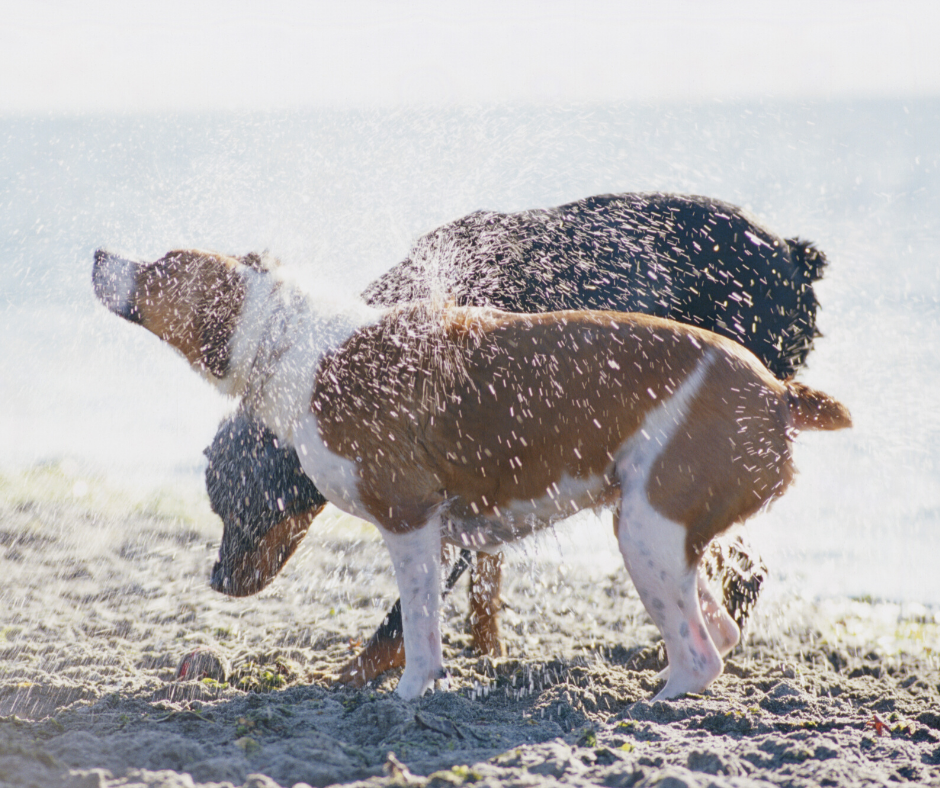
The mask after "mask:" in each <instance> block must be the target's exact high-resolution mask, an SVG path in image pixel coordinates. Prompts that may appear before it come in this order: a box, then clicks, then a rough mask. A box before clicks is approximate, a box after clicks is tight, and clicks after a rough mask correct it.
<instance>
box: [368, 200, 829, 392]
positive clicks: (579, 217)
mask: <svg viewBox="0 0 940 788" xmlns="http://www.w3.org/2000/svg"><path fill="white" fill-rule="evenodd" d="M825 264H826V259H825V256H824V255H823V254H822V252H819V251H818V250H817V249H816V248H815V247H814V246H813V245H812V244H810V243H808V242H805V241H801V240H798V239H791V240H785V239H784V238H782V237H780V236H778V235H777V234H775V233H773V232H771V231H770V230H768V229H766V228H764V227H762V226H761V225H759V224H758V223H757V222H755V221H754V219H753V218H751V217H749V216H748V215H747V213H746V212H745V211H743V210H742V209H740V208H738V207H736V206H734V205H730V204H728V203H725V202H721V201H720V200H713V199H709V198H707V197H695V196H683V195H675V194H656V193H653V194H617V195H599V196H595V197H588V198H586V199H583V200H578V201H577V202H573V203H569V204H567V205H562V206H559V207H557V208H549V209H538V210H528V211H520V212H518V213H498V212H494V211H477V212H475V213H472V214H470V215H468V216H465V217H463V218H460V219H457V220H456V221H453V222H450V223H449V224H445V225H444V226H442V227H440V228H439V229H437V230H434V231H433V232H430V233H428V234H427V235H425V236H423V237H422V238H420V239H419V240H418V242H417V243H416V244H415V245H414V247H413V249H412V251H411V254H410V256H409V258H408V259H406V260H404V261H403V262H401V263H399V264H398V265H397V266H395V267H394V268H392V269H391V270H390V271H389V272H388V273H386V274H385V275H384V276H382V277H381V278H379V279H378V280H376V281H375V282H374V283H373V284H372V285H370V287H369V288H368V289H367V290H366V291H365V293H364V295H365V296H366V298H367V299H368V300H369V301H370V302H371V303H374V304H382V305H392V304H398V303H404V302H408V301H416V300H423V299H425V298H428V297H429V296H431V295H433V292H432V289H433V288H439V289H440V291H441V293H442V294H444V295H447V296H448V297H450V296H452V297H454V298H455V299H456V302H457V303H458V304H460V305H467V306H495V307H497V308H499V309H505V310H507V311H510V312H546V311H553V310H559V309H610V310H614V311H618V312H640V313H643V314H649V315H655V316H657V317H664V318H667V319H670V320H676V321H678V322H680V323H687V324H689V325H695V326H699V327H701V328H706V329H708V330H709V331H713V332H715V333H716V334H721V335H722V336H726V337H728V338H729V339H733V340H735V341H736V342H739V343H740V344H742V345H744V346H745V347H746V348H747V349H748V350H750V351H751V352H752V353H754V355H756V356H757V357H758V358H759V359H760V360H761V361H762V362H763V363H764V365H765V366H766V367H767V368H768V369H770V371H771V372H773V373H774V375H776V376H777V377H778V378H781V379H784V378H788V377H790V376H792V375H793V374H794V373H795V372H796V371H797V370H798V369H799V368H800V367H801V366H802V365H803V363H804V361H805V359H806V355H807V354H808V353H809V351H810V350H811V349H812V346H813V339H814V337H815V336H816V309H817V301H816V297H815V294H814V292H813V288H812V283H813V282H814V281H816V280H818V279H819V278H820V277H821V276H822V272H823V268H824V267H825Z"/></svg>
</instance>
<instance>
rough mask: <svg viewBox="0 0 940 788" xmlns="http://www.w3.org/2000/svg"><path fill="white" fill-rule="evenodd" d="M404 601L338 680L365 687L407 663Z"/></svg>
mask: <svg viewBox="0 0 940 788" xmlns="http://www.w3.org/2000/svg"><path fill="white" fill-rule="evenodd" d="M470 560H471V554H470V551H469V550H461V551H460V555H459V556H458V557H457V560H456V561H455V562H454V565H453V566H452V567H451V570H450V574H448V576H447V580H446V581H445V583H444V589H443V594H442V596H443V597H446V596H447V595H448V594H449V593H450V592H451V589H453V587H454V586H455V585H456V583H457V581H458V580H459V579H460V576H461V575H462V574H463V573H464V572H465V571H466V570H467V567H469V566H470ZM402 631H403V628H402V621H401V600H400V599H396V600H395V604H394V605H392V608H391V610H389V611H388V614H387V615H386V616H385V618H384V619H383V620H382V623H381V624H379V628H378V629H377V630H375V632H374V633H373V635H372V637H370V638H369V642H368V643H366V645H365V648H363V649H362V651H360V652H359V653H358V654H357V655H356V656H355V657H353V658H352V659H351V660H349V662H347V663H346V664H345V665H343V667H342V668H341V669H340V672H339V675H338V676H337V678H336V681H337V682H338V683H340V684H349V685H350V686H353V687H362V686H363V685H365V684H366V683H367V682H370V681H372V680H373V679H374V678H375V677H376V676H380V675H382V674H383V673H385V671H387V670H391V669H392V668H400V667H401V666H402V665H404V664H405V641H404V639H403V638H402Z"/></svg>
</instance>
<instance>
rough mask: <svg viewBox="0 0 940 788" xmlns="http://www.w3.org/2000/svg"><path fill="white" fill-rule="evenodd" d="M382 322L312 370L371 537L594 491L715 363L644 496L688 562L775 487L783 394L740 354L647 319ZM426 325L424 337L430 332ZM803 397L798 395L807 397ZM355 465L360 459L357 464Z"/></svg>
mask: <svg viewBox="0 0 940 788" xmlns="http://www.w3.org/2000/svg"><path fill="white" fill-rule="evenodd" d="M435 314H436V315H437V317H436V318H432V317H431V316H429V315H428V314H421V313H418V312H416V311H415V310H414V309H411V310H400V311H397V312H393V313H391V314H389V315H388V316H387V317H385V318H384V319H383V320H382V321H380V322H379V323H378V324H376V325H374V326H370V327H368V328H365V329H363V330H362V331H360V332H359V333H357V334H356V335H354V336H353V337H351V338H350V339H349V341H348V342H346V343H345V344H344V345H343V346H342V347H341V348H339V349H338V350H337V351H336V352H335V353H334V354H333V356H332V357H331V358H330V359H329V361H328V362H327V363H325V364H324V365H322V367H321V369H320V372H319V374H318V377H317V382H316V386H315V388H314V396H313V409H314V411H315V412H316V414H317V416H318V423H319V428H320V433H321V436H322V438H323V439H324V441H325V443H326V444H327V446H328V447H329V448H330V450H331V451H333V452H335V453H337V454H339V455H341V456H343V457H346V458H348V459H350V460H354V461H355V462H356V463H357V466H358V469H359V473H360V482H359V489H358V493H359V497H360V500H361V502H362V504H363V506H364V508H365V509H366V511H368V512H369V514H370V515H371V516H373V517H374V518H375V519H376V520H377V521H378V522H379V523H380V524H381V525H382V526H383V527H384V528H386V529H388V530H389V531H392V532H396V533H400V532H403V531H405V530H409V529H411V528H414V527H417V526H419V525H422V524H423V523H424V522H426V521H427V519H428V517H429V516H430V515H431V513H432V512H433V511H434V510H435V508H436V507H438V506H439V505H440V504H442V503H443V502H444V501H445V500H446V501H448V502H449V506H450V511H451V512H452V513H453V515H454V517H455V519H457V520H472V519H473V518H474V517H477V516H479V517H481V518H485V517H487V516H494V515H496V514H497V512H498V510H501V509H505V508H507V507H508V506H509V504H510V503H512V502H513V501H527V500H530V499H540V498H543V497H544V496H545V495H546V494H550V493H551V491H552V490H553V484H557V483H559V482H561V481H562V478H563V476H564V475H565V474H567V475H569V476H572V477H575V478H577V479H588V478H591V477H598V476H606V478H607V489H606V490H604V493H605V494H602V495H601V496H599V497H598V498H597V499H596V500H594V501H591V502H590V503H586V502H568V501H559V502H558V511H559V519H560V517H561V516H564V515H567V514H571V513H573V511H575V510H576V509H577V508H582V507H583V506H584V505H591V504H595V505H600V504H604V503H608V502H611V501H612V500H613V497H614V494H615V492H616V490H615V487H614V480H613V475H612V469H613V462H612V461H613V458H614V456H615V455H616V454H617V452H618V451H619V449H620V448H621V446H622V445H623V444H624V442H625V441H626V440H627V439H628V438H630V437H631V436H632V435H633V434H634V433H635V432H636V431H637V430H638V429H639V427H640V426H641V424H642V422H643V419H644V417H645V416H646V414H647V413H648V412H649V411H650V410H652V409H653V408H655V407H656V406H657V405H659V404H660V403H661V402H662V401H663V399H665V398H668V397H669V396H670V395H671V394H672V393H673V392H674V391H675V390H676V389H677V388H678V387H679V386H680V385H681V384H682V382H683V381H684V380H685V379H686V378H687V377H688V375H689V374H690V373H691V372H692V371H693V370H694V369H695V368H696V366H697V365H698V363H699V362H700V361H701V360H702V358H703V356H704V354H705V353H706V352H707V351H708V349H712V350H713V351H714V353H715V358H714V361H713V363H712V366H711V367H710V370H709V372H708V374H707V376H706V377H705V380H704V382H703V385H702V386H701V388H700V389H699V391H698V393H697V395H696V396H695V398H694V400H693V401H692V403H691V409H690V413H689V415H688V417H687V418H686V422H685V424H684V426H683V427H682V428H681V429H680V430H679V432H678V434H677V435H676V436H675V438H674V439H673V441H672V442H671V443H670V444H669V445H668V447H667V448H666V451H664V452H663V453H662V455H661V456H660V458H659V459H658V461H657V466H656V468H655V470H654V472H653V474H652V478H651V482H650V486H649V488H648V491H647V494H648V495H649V497H650V501H651V503H652V504H653V506H654V507H656V508H657V509H658V510H659V511H661V512H662V513H663V514H665V515H666V516H668V517H670V519H674V520H675V521H677V522H682V523H684V524H685V525H686V526H687V527H688V529H689V540H688V542H687V553H688V558H689V560H690V561H691V560H693V559H697V558H698V556H699V555H700V554H701V551H702V549H703V548H704V546H705V545H706V544H707V543H708V541H709V540H710V539H711V538H712V537H713V536H715V535H716V534H717V533H718V532H720V531H721V530H724V528H726V527H727V526H729V525H730V524H731V523H733V522H735V521H738V520H741V519H744V518H745V517H747V516H748V515H749V514H751V513H753V512H754V511H755V510H757V509H758V508H760V507H761V506H762V505H763V504H765V503H766V502H767V501H769V500H770V499H772V498H774V497H776V496H777V495H779V494H780V493H781V492H783V490H784V489H785V487H786V485H787V484H788V483H789V481H790V479H791V476H792V470H791V466H790V454H789V449H788V445H787V431H788V429H789V428H790V425H791V421H790V417H789V413H788V399H787V393H788V391H790V389H788V388H787V387H786V386H785V385H784V384H782V383H780V382H779V381H777V380H776V379H775V378H773V376H771V375H770V373H769V372H767V370H766V369H765V368H764V367H763V366H762V365H761V364H760V362H758V361H757V359H756V358H755V357H754V356H753V355H752V354H750V353H749V352H748V351H746V350H745V349H743V348H741V347H740V346H738V345H736V344H735V343H733V342H730V341H728V340H725V339H723V338H721V337H718V336H717V335H715V334H711V333H710V332H707V331H703V330H701V329H696V328H693V327H689V326H684V325H680V324H677V323H672V322H669V321H665V320H660V319H657V318H653V317H648V316H645V315H624V314H618V313H608V312H601V313H597V312H595V313H590V312H563V313H555V314H542V315H516V314H508V313H502V312H498V311H495V310H477V309H466V308H447V309H445V310H443V312H440V313H435ZM435 320H436V321H437V322H435ZM810 391H811V390H810ZM357 458H368V459H365V460H360V459H357Z"/></svg>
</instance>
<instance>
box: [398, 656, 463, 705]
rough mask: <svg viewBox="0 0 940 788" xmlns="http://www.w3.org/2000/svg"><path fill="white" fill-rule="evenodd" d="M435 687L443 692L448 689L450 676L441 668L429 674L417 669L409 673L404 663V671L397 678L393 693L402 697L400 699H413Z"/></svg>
mask: <svg viewBox="0 0 940 788" xmlns="http://www.w3.org/2000/svg"><path fill="white" fill-rule="evenodd" d="M435 688H437V689H440V690H442V691H445V692H446V691H447V690H449V689H450V677H449V676H448V675H447V673H446V672H445V671H444V670H443V668H442V669H440V670H435V671H432V672H431V673H430V674H429V673H427V672H424V671H418V670H414V671H411V672H410V673H409V671H408V666H407V663H406V665H405V672H404V673H402V674H401V678H400V679H399V680H398V686H397V687H396V688H395V694H397V695H398V696H399V697H400V698H402V700H415V698H420V697H421V696H422V695H424V693H425V692H427V691H428V690H433V689H435Z"/></svg>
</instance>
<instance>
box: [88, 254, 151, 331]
mask: <svg viewBox="0 0 940 788" xmlns="http://www.w3.org/2000/svg"><path fill="white" fill-rule="evenodd" d="M138 268H139V265H138V264H137V263H135V262H134V261H133V260H125V259H124V258H122V257H118V256H116V255H113V254H111V253H110V252H106V251H105V250H104V249H99V250H98V251H97V252H95V265H94V268H93V269H92V273H91V281H92V284H93V285H94V288H95V295H96V296H97V297H98V300H99V301H101V303H102V304H104V305H105V306H106V307H107V308H108V309H109V310H111V311H112V312H114V314H116V315H120V316H121V317H123V318H124V319H125V320H130V321H131V322H132V323H140V322H141V317H140V313H139V312H138V311H137V307H136V305H135V302H134V293H135V291H136V289H137V271H138Z"/></svg>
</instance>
